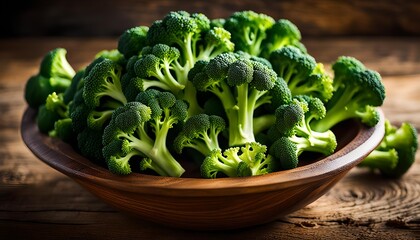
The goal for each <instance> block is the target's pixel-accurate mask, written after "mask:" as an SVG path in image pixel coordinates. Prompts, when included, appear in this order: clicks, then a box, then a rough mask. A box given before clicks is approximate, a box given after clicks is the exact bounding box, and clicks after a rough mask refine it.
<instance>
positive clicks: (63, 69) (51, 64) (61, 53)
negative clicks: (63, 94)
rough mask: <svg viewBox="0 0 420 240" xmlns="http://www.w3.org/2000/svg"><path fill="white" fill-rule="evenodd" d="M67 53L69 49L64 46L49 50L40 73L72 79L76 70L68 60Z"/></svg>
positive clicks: (46, 75) (45, 75)
mask: <svg viewBox="0 0 420 240" xmlns="http://www.w3.org/2000/svg"><path fill="white" fill-rule="evenodd" d="M66 54H67V50H66V49H64V48H56V49H54V50H51V51H50V52H48V53H47V54H46V55H45V56H44V58H43V60H42V62H41V66H40V71H39V73H40V75H42V76H44V77H58V78H64V79H68V80H71V79H72V78H73V76H74V74H75V72H74V70H73V68H72V67H71V66H70V64H69V62H68V61H67V59H66ZM68 82H69V83H68V85H67V87H68V86H69V85H70V81H68ZM67 87H66V88H67ZM64 90H65V89H63V91H64Z"/></svg>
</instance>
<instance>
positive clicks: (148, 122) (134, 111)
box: [103, 89, 187, 177]
mask: <svg viewBox="0 0 420 240" xmlns="http://www.w3.org/2000/svg"><path fill="white" fill-rule="evenodd" d="M136 100H137V102H130V103H127V104H126V105H124V106H123V107H120V108H118V109H117V110H115V111H114V113H113V115H112V118H111V122H110V123H109V125H108V126H107V127H106V128H105V131H104V135H103V145H104V146H105V147H104V148H103V155H104V157H105V159H106V161H107V164H108V168H109V170H110V171H111V172H113V173H117V174H129V173H131V167H130V163H129V161H130V160H131V159H132V158H133V157H134V156H139V157H141V158H142V159H143V160H142V161H141V163H140V164H141V169H142V170H145V168H150V169H152V170H154V171H155V172H157V173H158V174H159V175H161V176H172V177H180V176H181V175H182V174H183V173H184V171H185V170H184V169H183V168H182V166H181V165H180V164H179V163H178V162H177V161H176V160H175V158H174V157H173V156H172V155H171V153H170V152H169V149H168V148H167V146H166V141H167V136H168V132H169V130H170V128H172V127H173V126H174V125H175V124H176V123H178V122H182V121H183V120H184V119H185V118H186V116H187V105H186V104H185V103H184V102H183V101H181V100H176V98H175V96H174V95H173V94H171V93H169V92H159V91H157V90H153V89H149V90H146V91H145V92H141V93H140V94H139V95H138V97H137V99H136ZM149 129H150V130H151V132H153V133H154V136H150V135H149V134H150V133H149Z"/></svg>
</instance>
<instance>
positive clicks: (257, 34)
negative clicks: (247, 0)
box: [223, 11, 274, 56]
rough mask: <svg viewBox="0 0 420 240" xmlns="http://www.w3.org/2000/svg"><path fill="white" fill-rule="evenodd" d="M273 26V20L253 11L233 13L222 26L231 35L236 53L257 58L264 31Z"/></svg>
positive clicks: (264, 34)
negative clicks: (242, 52) (241, 52)
mask: <svg viewBox="0 0 420 240" xmlns="http://www.w3.org/2000/svg"><path fill="white" fill-rule="evenodd" d="M273 24H274V19H273V18H271V17H270V16H267V15H265V14H262V13H256V12H253V11H242V12H235V13H234V14H233V15H231V16H230V17H229V18H227V19H226V22H225V24H224V25H223V26H224V28H225V29H226V30H228V31H229V32H230V33H231V34H232V42H233V43H234V44H235V50H236V51H244V52H247V53H249V54H251V55H254V56H258V55H259V54H260V53H261V51H262V48H263V46H262V42H263V40H264V39H265V38H266V36H267V33H266V31H267V30H268V29H269V28H271V27H272V26H273Z"/></svg>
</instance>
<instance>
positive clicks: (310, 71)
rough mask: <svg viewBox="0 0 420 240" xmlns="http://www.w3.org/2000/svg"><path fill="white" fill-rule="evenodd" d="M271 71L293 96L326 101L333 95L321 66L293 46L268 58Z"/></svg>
mask: <svg viewBox="0 0 420 240" xmlns="http://www.w3.org/2000/svg"><path fill="white" fill-rule="evenodd" d="M269 60H270V62H271V64H272V66H273V70H274V71H275V72H276V73H277V75H278V76H279V77H281V78H283V79H284V80H285V81H286V83H287V86H288V87H289V89H290V91H291V93H292V95H293V96H298V95H309V96H313V97H318V98H320V99H321V100H323V101H328V100H329V99H330V98H331V96H332V94H333V90H334V89H333V83H332V80H331V79H330V78H329V77H328V75H326V73H325V71H324V69H323V65H322V64H318V65H317V64H316V62H315V59H314V58H313V57H312V56H310V55H308V54H306V53H303V52H302V51H301V50H299V49H298V48H296V47H294V46H285V47H282V48H280V49H277V50H275V51H273V52H272V53H271V55H270V58H269Z"/></svg>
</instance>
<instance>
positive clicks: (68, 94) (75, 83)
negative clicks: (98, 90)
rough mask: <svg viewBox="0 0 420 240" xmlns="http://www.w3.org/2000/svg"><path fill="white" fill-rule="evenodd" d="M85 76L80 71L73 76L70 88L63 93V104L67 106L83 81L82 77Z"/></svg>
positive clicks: (82, 71) (83, 71)
mask: <svg viewBox="0 0 420 240" xmlns="http://www.w3.org/2000/svg"><path fill="white" fill-rule="evenodd" d="M84 75H85V70H80V71H78V72H77V73H76V75H74V77H73V79H72V80H71V84H70V86H69V87H68V88H67V89H66V91H64V94H63V100H64V103H65V104H69V103H70V102H71V101H72V100H73V98H74V95H75V94H76V92H77V91H78V90H79V89H80V85H81V82H82V81H83V77H84Z"/></svg>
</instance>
